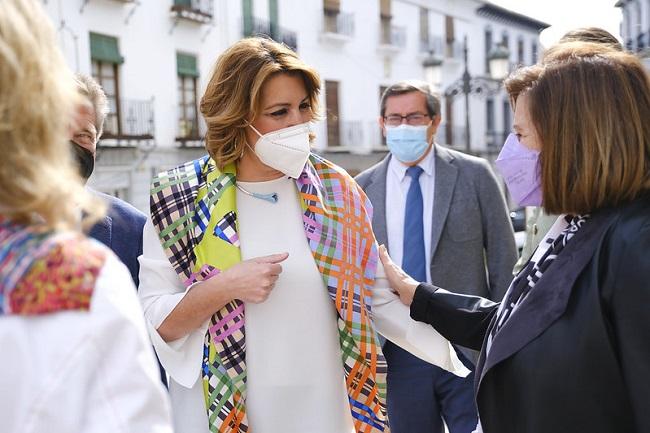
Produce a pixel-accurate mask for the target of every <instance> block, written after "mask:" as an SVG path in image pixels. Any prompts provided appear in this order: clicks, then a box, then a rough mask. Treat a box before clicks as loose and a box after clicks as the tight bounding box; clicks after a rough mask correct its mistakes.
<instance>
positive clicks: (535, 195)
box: [496, 134, 542, 206]
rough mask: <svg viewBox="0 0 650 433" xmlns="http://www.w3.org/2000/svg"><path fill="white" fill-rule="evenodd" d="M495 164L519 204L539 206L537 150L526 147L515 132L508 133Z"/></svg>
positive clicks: (540, 195) (540, 190) (540, 196)
mask: <svg viewBox="0 0 650 433" xmlns="http://www.w3.org/2000/svg"><path fill="white" fill-rule="evenodd" d="M496 166H497V169H498V170H499V172H500V173H501V175H502V176H503V178H504V179H505V181H506V186H507V187H508V191H510V195H512V198H513V199H514V200H515V201H516V202H517V203H519V206H541V204H542V184H541V179H540V169H539V151H537V150H531V149H528V148H527V147H526V146H524V145H523V144H521V143H520V142H519V140H518V139H517V136H516V135H515V134H510V135H508V138H507V139H506V142H505V144H504V145H503V148H502V149H501V153H499V156H498V157H497V160H496Z"/></svg>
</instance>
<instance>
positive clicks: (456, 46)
mask: <svg viewBox="0 0 650 433" xmlns="http://www.w3.org/2000/svg"><path fill="white" fill-rule="evenodd" d="M444 53H445V58H446V59H453V60H458V61H461V60H463V43H462V42H461V41H457V40H451V41H447V42H446V43H445V50H444Z"/></svg>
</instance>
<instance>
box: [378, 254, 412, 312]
mask: <svg viewBox="0 0 650 433" xmlns="http://www.w3.org/2000/svg"><path fill="white" fill-rule="evenodd" d="M379 258H380V259H381V263H382V264H383V265H384V272H386V278H387V279H388V282H389V283H390V287H392V288H393V290H395V291H396V292H397V294H398V295H399V298H400V300H401V301H402V302H403V303H404V304H406V305H411V302H413V295H415V289H416V288H417V287H418V285H419V284H420V283H418V282H417V281H415V280H414V279H413V278H411V277H410V276H409V275H408V274H407V273H406V272H404V271H403V270H402V268H400V267H399V266H397V265H396V264H395V263H394V262H393V260H392V259H391V258H390V256H389V255H388V251H386V247H385V246H383V245H381V246H380V247H379Z"/></svg>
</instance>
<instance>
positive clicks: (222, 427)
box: [151, 155, 387, 433]
mask: <svg viewBox="0 0 650 433" xmlns="http://www.w3.org/2000/svg"><path fill="white" fill-rule="evenodd" d="M234 182H235V168H234V166H233V165H231V166H228V167H226V168H225V169H224V171H223V172H220V171H219V170H218V169H217V168H216V166H215V164H214V162H213V161H212V160H211V159H209V158H208V157H207V156H206V157H204V158H202V159H199V160H196V161H192V162H190V163H187V164H185V165H183V166H181V167H178V168H176V169H173V170H171V171H168V172H166V173H162V174H160V175H158V176H157V177H156V178H155V179H154V181H153V184H152V191H151V216H152V221H153V224H154V226H155V227H156V228H157V230H158V232H159V237H160V241H161V243H162V245H163V248H164V249H165V251H166V254H167V256H168V258H169V260H170V262H171V264H172V266H173V268H174V269H175V270H176V272H177V273H178V275H179V277H180V278H181V279H182V280H183V282H184V283H185V285H187V286H189V285H190V284H192V283H194V282H196V281H202V280H205V279H207V278H210V277H211V276H213V275H216V274H217V273H219V272H221V271H223V270H226V269H228V268H229V267H230V266H232V265H234V264H235V263H238V262H239V261H240V260H241V255H240V251H239V238H238V236H237V210H236V203H235V196H236V192H235V188H234ZM296 185H297V187H298V190H299V191H300V198H301V205H302V210H303V224H304V229H305V236H306V237H307V240H308V242H309V246H310V248H311V250H312V254H313V256H314V261H315V262H316V265H317V267H318V269H319V271H320V273H321V275H322V276H323V279H324V281H325V284H326V286H327V289H328V292H329V295H330V298H331V299H332V301H333V302H334V304H335V306H336V309H337V311H338V330H339V340H340V345H341V353H342V358H343V368H344V372H345V378H346V386H347V390H348V397H349V402H350V410H351V413H352V418H353V420H354V425H355V428H356V431H357V432H358V433H378V432H384V431H387V420H386V408H385V395H386V394H385V393H386V363H385V360H384V357H383V354H382V353H381V350H380V346H379V342H378V340H377V334H376V333H375V331H374V328H373V325H372V322H371V320H370V306H371V290H372V287H373V285H374V279H375V270H376V266H377V245H376V242H375V238H374V235H373V233H372V227H371V222H370V221H371V212H372V208H371V205H370V202H369V201H368V199H367V198H366V196H365V194H364V193H363V192H362V191H361V189H360V188H359V187H358V185H357V184H356V183H355V182H354V180H353V179H352V178H351V177H350V176H349V175H348V174H347V173H345V172H344V171H343V170H341V169H340V168H338V167H336V166H335V165H333V164H331V163H330V162H328V161H325V160H323V159H321V158H319V157H318V156H315V155H311V156H310V160H309V162H308V163H307V165H306V166H305V169H304V171H303V173H302V174H301V176H300V178H299V179H297V180H296ZM217 240H218V242H217ZM244 324H245V314H244V304H243V303H242V302H241V301H239V300H235V301H233V302H231V303H229V304H227V305H226V306H225V307H223V308H222V309H221V310H220V311H218V312H217V313H215V315H214V316H213V317H212V319H211V323H210V326H209V328H208V332H207V333H206V337H205V345H204V359H203V384H204V391H205V397H206V408H207V412H208V419H209V427H210V431H211V432H219V433H243V432H248V431H249V427H248V421H247V417H246V406H245V401H246V362H245V361H246V340H245V332H244V329H245V326H244ZM296 415H297V416H299V414H296Z"/></svg>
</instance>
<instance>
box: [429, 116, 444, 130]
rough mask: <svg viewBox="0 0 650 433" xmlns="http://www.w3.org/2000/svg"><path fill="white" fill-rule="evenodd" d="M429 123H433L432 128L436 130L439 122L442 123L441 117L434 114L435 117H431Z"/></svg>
mask: <svg viewBox="0 0 650 433" xmlns="http://www.w3.org/2000/svg"><path fill="white" fill-rule="evenodd" d="M431 122H432V123H433V126H434V127H435V128H436V129H437V128H438V126H440V122H442V116H441V115H440V114H436V115H435V116H433V119H432V120H431Z"/></svg>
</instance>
